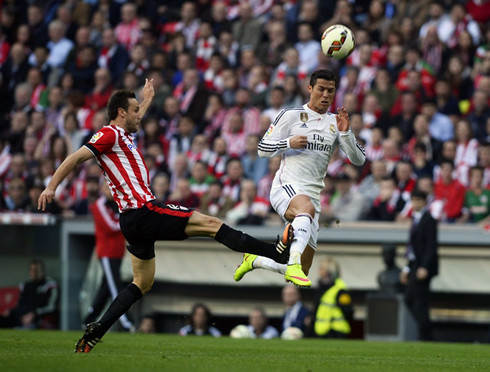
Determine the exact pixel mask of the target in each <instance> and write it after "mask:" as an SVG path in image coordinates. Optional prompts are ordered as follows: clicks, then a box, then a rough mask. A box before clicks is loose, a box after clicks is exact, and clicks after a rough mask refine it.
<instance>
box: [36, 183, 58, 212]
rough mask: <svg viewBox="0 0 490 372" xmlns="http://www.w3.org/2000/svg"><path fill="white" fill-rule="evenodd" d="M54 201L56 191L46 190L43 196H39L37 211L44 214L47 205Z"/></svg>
mask: <svg viewBox="0 0 490 372" xmlns="http://www.w3.org/2000/svg"><path fill="white" fill-rule="evenodd" d="M53 200H54V190H50V189H46V190H44V191H43V192H42V193H41V195H39V199H38V200H37V209H38V210H41V211H43V212H44V211H45V210H46V203H52V202H53Z"/></svg>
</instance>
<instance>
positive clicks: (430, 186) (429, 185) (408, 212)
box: [395, 176, 444, 222]
mask: <svg viewBox="0 0 490 372" xmlns="http://www.w3.org/2000/svg"><path fill="white" fill-rule="evenodd" d="M415 189H417V190H420V191H422V192H424V193H425V194H426V195H427V205H428V207H429V211H430V214H431V215H432V217H434V219H435V220H437V221H440V220H441V219H442V218H443V209H444V201H443V200H441V199H437V198H436V197H435V195H434V181H433V179H432V177H431V176H422V177H420V178H419V179H418V180H417V184H416V185H415ZM412 213H413V206H412V200H409V201H408V202H407V203H406V204H405V207H404V208H403V210H402V211H401V212H400V213H399V214H398V215H397V216H396V219H395V220H396V221H397V222H409V221H411V218H412Z"/></svg>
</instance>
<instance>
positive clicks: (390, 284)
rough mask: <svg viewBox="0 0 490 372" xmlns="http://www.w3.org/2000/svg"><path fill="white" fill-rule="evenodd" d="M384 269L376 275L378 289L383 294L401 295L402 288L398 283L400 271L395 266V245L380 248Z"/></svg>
mask: <svg viewBox="0 0 490 372" xmlns="http://www.w3.org/2000/svg"><path fill="white" fill-rule="evenodd" d="M382 256H383V262H384V264H385V269H384V270H383V271H381V272H379V273H378V278H377V279H378V285H379V289H380V291H381V292H383V293H403V289H404V286H403V284H402V283H400V273H401V269H400V268H399V267H398V266H397V265H396V262H395V258H396V245H394V244H385V245H383V248H382Z"/></svg>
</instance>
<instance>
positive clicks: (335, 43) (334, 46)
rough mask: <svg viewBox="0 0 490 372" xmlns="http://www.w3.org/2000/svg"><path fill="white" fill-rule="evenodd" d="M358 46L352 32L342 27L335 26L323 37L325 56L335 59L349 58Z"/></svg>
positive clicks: (328, 29)
mask: <svg viewBox="0 0 490 372" xmlns="http://www.w3.org/2000/svg"><path fill="white" fill-rule="evenodd" d="M355 46H356V39H355V38H354V34H353V33H352V31H351V30H350V29H349V28H347V27H345V26H342V25H333V26H330V27H329V28H327V29H326V30H325V32H324V33H323V35H322V50H323V54H325V55H326V56H327V57H331V58H333V59H343V58H346V57H348V56H349V55H350V54H351V53H352V51H353V50H354V48H355Z"/></svg>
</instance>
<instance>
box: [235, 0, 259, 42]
mask: <svg viewBox="0 0 490 372" xmlns="http://www.w3.org/2000/svg"><path fill="white" fill-rule="evenodd" d="M252 10H253V9H252V6H251V5H250V4H248V3H247V2H243V3H240V12H239V15H240V18H239V19H238V20H237V21H235V22H234V23H233V39H235V40H236V41H237V42H238V44H239V45H240V48H243V47H245V46H247V47H250V48H252V49H256V48H257V46H258V45H259V42H260V39H261V35H262V26H263V25H262V22H261V21H260V19H258V18H253V13H252Z"/></svg>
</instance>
